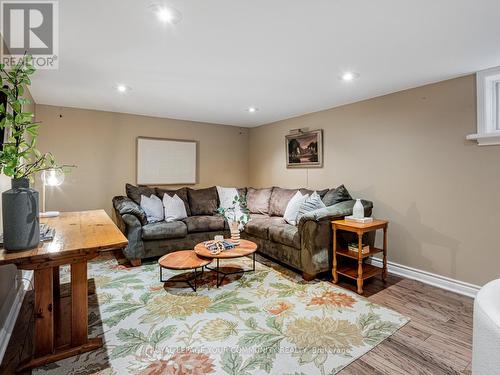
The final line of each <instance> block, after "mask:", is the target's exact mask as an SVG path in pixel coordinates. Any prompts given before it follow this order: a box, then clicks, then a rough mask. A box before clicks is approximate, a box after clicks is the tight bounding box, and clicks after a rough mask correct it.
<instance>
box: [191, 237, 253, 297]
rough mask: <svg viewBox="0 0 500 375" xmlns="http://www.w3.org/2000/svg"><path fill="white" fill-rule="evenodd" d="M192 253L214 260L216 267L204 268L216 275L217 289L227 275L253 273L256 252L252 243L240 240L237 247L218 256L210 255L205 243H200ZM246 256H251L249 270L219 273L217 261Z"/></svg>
mask: <svg viewBox="0 0 500 375" xmlns="http://www.w3.org/2000/svg"><path fill="white" fill-rule="evenodd" d="M194 251H195V252H196V254H198V255H199V256H200V257H203V258H213V259H216V267H215V268H209V267H205V268H206V269H208V270H210V271H214V272H215V273H216V274H217V284H216V285H217V288H218V287H219V286H220V285H221V284H222V281H223V280H224V278H225V277H226V276H228V275H234V274H237V273H244V272H252V271H255V252H256V251H257V244H256V243H255V242H252V241H248V240H240V244H239V245H238V246H236V247H235V248H233V249H229V250H224V251H221V252H220V253H219V254H212V253H211V252H210V250H208V249H207V248H206V247H205V243H204V242H201V243H199V244H198V245H196V246H195V247H194ZM247 255H252V268H251V269H249V270H240V271H235V272H224V271H221V269H220V267H219V259H233V258H241V257H244V256H247ZM219 274H221V275H222V278H221V279H220V282H219Z"/></svg>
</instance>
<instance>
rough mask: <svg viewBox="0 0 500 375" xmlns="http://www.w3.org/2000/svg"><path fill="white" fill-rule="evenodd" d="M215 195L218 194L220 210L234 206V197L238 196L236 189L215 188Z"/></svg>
mask: <svg viewBox="0 0 500 375" xmlns="http://www.w3.org/2000/svg"><path fill="white" fill-rule="evenodd" d="M217 193H218V194H219V201H220V207H221V208H224V209H228V208H232V207H233V206H234V204H233V201H234V197H236V196H237V195H238V190H236V188H234V187H222V186H217Z"/></svg>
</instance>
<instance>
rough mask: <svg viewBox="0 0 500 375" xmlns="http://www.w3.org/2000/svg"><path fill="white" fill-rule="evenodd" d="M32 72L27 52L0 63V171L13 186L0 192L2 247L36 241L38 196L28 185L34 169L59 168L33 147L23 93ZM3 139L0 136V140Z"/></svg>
mask: <svg viewBox="0 0 500 375" xmlns="http://www.w3.org/2000/svg"><path fill="white" fill-rule="evenodd" d="M34 72H35V68H34V67H33V64H32V58H31V57H30V56H24V58H23V59H21V60H20V61H19V62H18V63H17V64H16V65H15V66H14V67H12V68H11V69H8V70H7V69H6V67H5V65H4V64H0V91H1V92H3V93H4V94H5V96H6V97H7V105H6V106H5V105H4V104H1V105H0V118H1V121H0V128H1V129H4V133H5V140H4V143H3V144H1V142H0V173H2V174H4V175H6V176H8V177H10V178H11V179H12V180H11V181H12V182H11V185H12V188H11V189H10V190H7V191H6V192H4V193H2V215H3V242H4V245H3V247H4V248H5V249H6V250H23V249H29V248H33V247H35V246H37V245H38V242H39V238H40V228H39V203H38V201H39V198H38V192H37V191H36V190H34V189H32V188H30V182H33V181H34V175H35V174H36V173H37V172H40V171H44V170H47V169H54V168H56V169H62V168H63V167H62V166H58V165H57V164H56V162H55V160H54V157H53V156H52V155H51V154H50V153H41V152H40V151H38V150H37V148H36V141H37V137H38V128H39V126H40V124H39V123H37V122H34V121H33V117H34V116H33V113H32V112H29V111H26V110H25V106H26V105H27V104H30V101H29V100H28V99H27V98H26V97H25V93H26V90H27V88H28V86H29V85H30V84H31V80H30V78H29V77H30V76H31V75H32V74H33V73H34ZM0 141H2V140H0Z"/></svg>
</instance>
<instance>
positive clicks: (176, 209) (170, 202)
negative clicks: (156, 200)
mask: <svg viewBox="0 0 500 375" xmlns="http://www.w3.org/2000/svg"><path fill="white" fill-rule="evenodd" d="M163 206H164V207H165V221H166V222H167V223H170V222H172V221H176V220H182V219H185V218H187V212H186V206H185V205H184V201H183V200H182V199H181V198H179V196H178V195H177V194H174V196H173V197H171V196H170V195H168V194H165V195H163Z"/></svg>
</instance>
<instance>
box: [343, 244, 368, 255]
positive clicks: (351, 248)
mask: <svg viewBox="0 0 500 375" xmlns="http://www.w3.org/2000/svg"><path fill="white" fill-rule="evenodd" d="M347 250H349V251H352V252H355V253H357V252H358V251H359V248H358V244H356V243H350V244H349V245H347ZM369 252H370V246H369V245H363V249H362V254H368V253H369Z"/></svg>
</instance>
